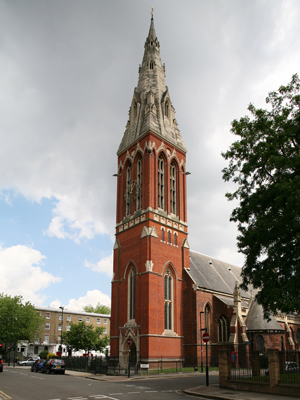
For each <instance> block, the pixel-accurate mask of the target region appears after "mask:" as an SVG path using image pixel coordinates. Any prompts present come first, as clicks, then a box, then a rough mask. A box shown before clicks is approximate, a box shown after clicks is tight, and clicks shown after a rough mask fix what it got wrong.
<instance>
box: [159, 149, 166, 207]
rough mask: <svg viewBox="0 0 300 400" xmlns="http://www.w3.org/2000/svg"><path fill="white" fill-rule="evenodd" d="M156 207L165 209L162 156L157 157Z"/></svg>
mask: <svg viewBox="0 0 300 400" xmlns="http://www.w3.org/2000/svg"><path fill="white" fill-rule="evenodd" d="M158 207H159V208H162V209H164V207H165V162H164V159H163V156H162V155H160V156H159V157H158Z"/></svg>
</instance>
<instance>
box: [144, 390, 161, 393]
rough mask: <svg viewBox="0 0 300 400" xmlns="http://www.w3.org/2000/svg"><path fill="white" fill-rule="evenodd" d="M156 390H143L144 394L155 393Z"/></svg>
mask: <svg viewBox="0 0 300 400" xmlns="http://www.w3.org/2000/svg"><path fill="white" fill-rule="evenodd" d="M157 392H158V390H145V393H157Z"/></svg>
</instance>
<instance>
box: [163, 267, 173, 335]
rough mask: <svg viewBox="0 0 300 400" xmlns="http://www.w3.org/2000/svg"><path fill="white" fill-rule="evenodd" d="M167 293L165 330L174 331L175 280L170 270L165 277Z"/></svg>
mask: <svg viewBox="0 0 300 400" xmlns="http://www.w3.org/2000/svg"><path fill="white" fill-rule="evenodd" d="M164 292H165V296H164V297H165V304H164V306H165V330H172V329H173V307H172V304H173V300H172V297H173V278H172V274H171V271H170V269H167V271H166V273H165V276H164Z"/></svg>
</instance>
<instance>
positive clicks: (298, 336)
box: [296, 328, 300, 347]
mask: <svg viewBox="0 0 300 400" xmlns="http://www.w3.org/2000/svg"><path fill="white" fill-rule="evenodd" d="M296 339H297V342H298V345H299V347H300V328H298V329H297V335H296Z"/></svg>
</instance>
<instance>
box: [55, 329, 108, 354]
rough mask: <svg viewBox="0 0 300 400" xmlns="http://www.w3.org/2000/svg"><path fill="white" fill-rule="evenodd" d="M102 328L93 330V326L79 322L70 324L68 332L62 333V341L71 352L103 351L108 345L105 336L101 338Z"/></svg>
mask: <svg viewBox="0 0 300 400" xmlns="http://www.w3.org/2000/svg"><path fill="white" fill-rule="evenodd" d="M103 331H104V328H103V327H96V328H94V327H93V325H86V323H85V322H84V321H83V322H79V323H78V324H72V323H71V326H70V330H69V331H68V332H64V334H63V341H64V343H65V344H68V345H69V346H70V348H71V349H72V350H75V351H78V350H85V351H87V352H88V353H89V352H90V351H91V350H95V351H101V352H102V351H103V350H104V348H105V347H106V346H107V345H108V344H109V338H108V336H107V335H105V336H103Z"/></svg>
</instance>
